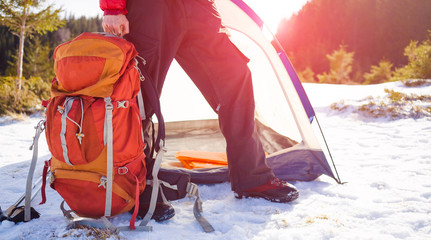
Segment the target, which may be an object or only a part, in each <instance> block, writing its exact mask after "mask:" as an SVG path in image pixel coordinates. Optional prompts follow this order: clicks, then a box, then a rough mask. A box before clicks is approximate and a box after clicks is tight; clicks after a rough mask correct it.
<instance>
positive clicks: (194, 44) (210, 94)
mask: <svg viewBox="0 0 431 240" xmlns="http://www.w3.org/2000/svg"><path fill="white" fill-rule="evenodd" d="M184 5H185V11H186V15H187V21H186V30H187V31H186V35H185V37H184V39H183V41H182V42H181V45H180V48H179V50H178V54H177V55H176V59H177V61H178V63H179V64H180V65H181V66H182V67H183V69H184V70H185V71H186V72H187V74H188V75H189V76H190V77H191V78H192V80H193V81H194V83H195V84H196V86H197V87H198V88H199V89H200V91H201V92H202V93H203V95H204V97H205V98H206V99H207V101H208V102H209V103H210V105H211V106H212V108H213V109H214V110H215V111H216V112H217V113H218V115H219V124H220V128H221V131H222V133H223V135H224V136H225V138H226V143H227V156H228V161H229V172H230V179H231V184H232V189H233V190H234V191H243V190H247V189H250V188H253V187H256V186H259V185H262V184H264V183H265V182H267V181H269V180H270V179H272V178H273V177H274V174H273V173H272V170H271V169H270V168H269V167H268V166H267V165H266V160H265V153H264V151H263V148H262V145H261V143H260V141H259V139H258V136H257V134H256V131H255V124H254V96H253V86H252V82H251V74H250V71H249V69H248V67H247V59H246V57H245V56H243V55H242V53H240V52H239V50H238V49H237V48H236V47H235V46H234V45H233V44H232V43H231V42H230V40H229V38H228V36H227V34H226V32H224V30H225V29H223V28H222V26H221V21H220V18H219V16H218V12H217V11H216V10H215V8H214V7H213V4H212V1H207V0H187V1H184Z"/></svg>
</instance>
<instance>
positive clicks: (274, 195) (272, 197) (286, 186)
mask: <svg viewBox="0 0 431 240" xmlns="http://www.w3.org/2000/svg"><path fill="white" fill-rule="evenodd" d="M235 197H236V198H238V199H241V198H242V197H255V198H264V199H266V200H269V201H271V202H279V203H286V202H291V201H293V200H295V199H297V198H298V197H299V192H298V190H297V189H296V187H295V186H293V185H292V184H290V183H288V182H286V181H282V180H279V179H278V178H273V179H271V180H269V181H268V182H266V183H264V184H262V185H260V186H258V187H255V188H252V189H249V190H246V191H241V192H240V191H238V192H235Z"/></svg>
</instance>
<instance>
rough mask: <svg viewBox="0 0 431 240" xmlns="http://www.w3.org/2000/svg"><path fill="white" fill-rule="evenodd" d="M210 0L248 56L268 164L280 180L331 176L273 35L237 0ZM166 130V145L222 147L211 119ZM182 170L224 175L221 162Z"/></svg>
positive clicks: (308, 109) (207, 176)
mask: <svg viewBox="0 0 431 240" xmlns="http://www.w3.org/2000/svg"><path fill="white" fill-rule="evenodd" d="M215 4H216V6H217V8H218V10H219V12H220V15H221V18H222V22H223V24H224V25H225V26H226V27H227V28H228V29H229V32H230V34H231V40H232V42H233V43H234V44H235V45H236V46H237V47H238V49H239V50H241V52H242V53H243V54H244V55H246V56H247V57H248V58H249V59H250V62H249V63H248V66H249V68H250V70H251V73H252V78H253V89H254V96H255V103H256V111H255V119H256V129H257V132H258V134H259V137H260V140H261V141H262V145H263V146H264V150H265V151H266V152H267V153H268V154H269V156H268V157H267V162H268V165H269V166H270V167H271V168H272V169H273V171H274V173H275V175H276V176H277V177H279V178H280V179H283V180H289V181H311V180H314V179H316V178H317V177H319V176H320V175H322V174H324V175H327V176H329V177H332V178H334V179H335V177H334V174H333V172H332V169H331V166H330V165H329V164H328V162H327V159H326V155H325V154H324V152H323V151H322V148H321V144H320V142H319V139H318V138H317V137H316V135H315V133H314V129H313V127H312V125H311V121H312V120H313V118H314V117H315V112H314V110H313V108H312V106H311V104H310V102H309V100H308V97H307V94H306V93H305V91H304V89H303V87H302V84H301V82H300V81H299V79H298V76H297V74H296V72H295V70H294V68H293V66H292V64H291V63H290V61H289V59H288V57H287V56H286V54H285V53H284V51H283V50H282V48H281V47H280V45H279V43H278V41H277V40H276V39H275V37H274V35H273V34H271V33H270V32H269V30H267V28H265V25H264V23H263V21H262V20H261V19H260V18H259V17H258V16H257V15H256V14H255V13H254V12H253V11H252V9H251V8H250V7H248V6H247V5H246V4H245V3H244V2H243V1H241V0H215ZM274 46H275V47H274ZM166 130H167V139H166V140H167V147H168V150H169V149H176V150H177V151H178V150H197V151H209V152H219V151H225V143H224V139H223V136H222V135H221V133H220V132H219V130H218V123H217V120H197V121H187V122H174V123H167V125H166ZM172 146H175V147H173V148H172ZM174 151H175V150H174ZM175 153H176V152H170V153H169V151H168V154H167V156H168V159H169V160H170V163H169V161H168V163H166V164H165V165H164V167H166V168H171V167H172V161H176V160H175V158H174V156H175ZM182 171H186V172H187V173H189V174H190V175H191V178H192V181H194V182H196V183H216V182H223V181H227V180H228V168H227V167H221V168H211V169H182ZM335 180H336V179H335ZM336 181H337V180H336Z"/></svg>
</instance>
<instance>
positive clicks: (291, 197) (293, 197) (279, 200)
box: [235, 191, 299, 203]
mask: <svg viewBox="0 0 431 240" xmlns="http://www.w3.org/2000/svg"><path fill="white" fill-rule="evenodd" d="M235 197H236V198H237V199H242V198H243V197H245V198H249V197H250V198H263V199H266V200H268V201H271V202H276V203H287V202H292V201H294V200H296V199H297V198H298V197H299V192H297V191H294V192H290V193H289V194H287V196H284V197H281V198H279V197H273V196H268V195H266V194H263V193H258V192H254V193H235Z"/></svg>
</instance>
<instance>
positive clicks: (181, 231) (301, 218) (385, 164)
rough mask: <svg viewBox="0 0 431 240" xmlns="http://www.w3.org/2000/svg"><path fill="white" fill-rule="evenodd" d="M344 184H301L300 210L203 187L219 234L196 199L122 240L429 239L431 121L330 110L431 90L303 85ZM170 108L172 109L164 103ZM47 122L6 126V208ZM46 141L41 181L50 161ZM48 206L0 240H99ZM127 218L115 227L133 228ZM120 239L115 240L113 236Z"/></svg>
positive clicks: (1, 131) (5, 229)
mask: <svg viewBox="0 0 431 240" xmlns="http://www.w3.org/2000/svg"><path fill="white" fill-rule="evenodd" d="M304 87H305V90H306V92H307V93H308V95H309V97H310V100H311V103H312V105H313V106H314V107H315V110H316V114H317V116H318V119H319V122H320V124H321V126H322V128H323V131H324V134H325V136H326V140H327V141H328V144H329V146H330V149H331V152H332V155H333V157H334V160H335V163H336V166H337V170H338V173H339V174H340V177H341V180H342V181H343V182H346V183H345V184H342V185H340V184H337V183H335V181H334V180H333V179H330V178H328V177H320V178H318V179H317V180H315V181H313V182H295V183H294V184H295V186H296V187H297V188H298V189H299V191H300V197H299V199H298V200H296V201H294V202H292V203H289V204H279V203H271V202H268V201H265V200H260V199H242V200H238V199H235V198H234V195H233V193H232V191H231V190H230V186H229V184H228V183H224V184H217V185H212V186H199V191H200V194H201V196H202V198H203V201H204V204H203V207H204V213H203V215H204V216H205V218H206V219H207V220H208V221H209V222H210V223H211V224H212V225H213V226H214V228H215V229H216V231H215V232H214V233H204V232H203V231H202V230H201V228H200V226H199V224H198V223H197V222H196V220H195V219H194V217H193V213H192V207H193V199H188V198H185V199H182V200H179V201H175V202H173V205H174V207H175V210H176V215H175V217H174V218H172V219H171V220H169V221H167V222H164V223H156V222H154V221H151V222H150V225H151V226H153V228H154V230H153V232H149V233H147V232H126V233H121V234H120V236H121V237H122V238H123V239H152V240H156V239H163V240H165V239H172V238H175V239H188V240H191V239H196V240H201V239H208V240H211V239H232V240H241V239H256V240H258V239H271V240H273V239H274V240H275V239H430V236H431V178H430V175H431V154H430V153H431V152H430V141H431V140H430V139H431V119H430V118H419V119H416V120H415V119H411V118H406V119H399V120H392V121H389V120H387V119H370V118H369V119H364V118H363V117H358V116H357V115H356V114H352V113H339V112H334V111H333V110H331V108H330V107H329V106H330V105H331V104H332V103H334V102H338V101H340V100H360V99H364V98H366V97H368V96H373V97H377V96H384V95H385V94H386V93H385V92H384V89H385V88H388V89H393V90H396V91H402V92H406V93H416V94H428V95H429V94H431V86H426V87H415V88H406V87H404V86H403V85H402V84H401V83H399V82H395V83H385V84H379V85H367V86H361V85H358V86H352V85H329V84H304ZM166 104H167V103H166ZM40 119H41V117H40V116H33V117H30V118H27V119H25V120H23V121H13V122H11V121H5V119H4V118H3V119H1V122H2V123H1V124H0V136H1V137H0V182H1V183H2V184H1V185H0V193H1V197H0V206H1V207H2V209H3V210H5V209H6V208H7V207H9V206H10V205H11V204H13V203H14V202H15V201H16V200H17V199H18V198H19V196H20V195H21V194H22V193H23V192H24V190H25V181H26V175H27V171H28V167H29V163H30V159H31V156H32V152H31V151H29V150H28V148H29V146H30V145H31V142H32V136H33V134H34V132H35V130H34V126H35V125H36V124H37V122H38V121H39V120H40ZM44 141H45V140H44V137H42V139H41V140H40V146H39V161H38V166H37V170H36V173H35V176H39V175H40V174H41V171H42V164H43V160H46V159H48V158H49V152H48V149H47V147H46V144H45V143H44ZM168 147H169V146H168ZM47 197H48V201H47V203H46V204H45V205H40V206H39V205H37V203H38V202H39V201H40V197H36V199H35V200H34V202H33V204H34V207H35V208H36V209H37V210H38V211H39V212H40V213H41V217H40V218H39V219H35V220H32V221H30V222H28V223H20V224H16V225H15V224H13V223H11V222H8V221H4V222H2V223H1V224H0V239H57V238H64V239H92V238H93V237H91V236H86V232H85V230H67V229H66V227H67V224H66V221H65V220H64V217H63V216H62V213H61V210H60V209H59V204H60V202H61V198H60V196H59V195H58V194H57V193H56V192H55V191H54V190H52V189H50V188H47ZM129 218H130V215H129V214H123V215H120V216H117V217H114V218H113V222H114V224H116V225H127V224H128V220H129ZM111 239H115V236H111Z"/></svg>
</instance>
